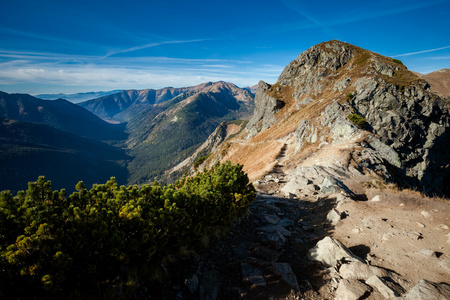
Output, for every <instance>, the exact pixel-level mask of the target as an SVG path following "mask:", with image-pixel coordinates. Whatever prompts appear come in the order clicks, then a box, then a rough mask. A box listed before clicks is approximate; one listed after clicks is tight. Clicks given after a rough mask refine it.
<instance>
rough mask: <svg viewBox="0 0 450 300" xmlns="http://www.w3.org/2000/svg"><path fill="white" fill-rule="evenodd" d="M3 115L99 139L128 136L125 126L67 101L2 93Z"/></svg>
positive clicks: (117, 138)
mask: <svg viewBox="0 0 450 300" xmlns="http://www.w3.org/2000/svg"><path fill="white" fill-rule="evenodd" d="M0 117H1V118H7V119H13V120H19V121H25V122H33V123H39V124H44V125H48V126H51V127H54V128H56V129H60V130H64V131H68V132H71V133H74V134H77V135H80V136H84V137H89V138H92V139H97V140H119V139H124V138H125V135H124V133H123V128H122V126H121V125H115V124H109V123H107V122H105V121H103V120H102V119H100V118H99V117H97V116H95V115H94V114H92V113H91V112H89V111H87V110H85V109H84V108H82V107H80V106H78V105H76V104H73V103H71V102H69V101H67V100H63V99H59V100H41V99H37V98H35V97H33V96H30V95H27V94H7V93H4V92H0Z"/></svg>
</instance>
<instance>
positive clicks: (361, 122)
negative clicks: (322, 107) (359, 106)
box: [347, 114, 368, 128]
mask: <svg viewBox="0 0 450 300" xmlns="http://www.w3.org/2000/svg"><path fill="white" fill-rule="evenodd" d="M347 118H348V119H349V120H350V121H352V122H353V124H355V125H356V126H358V127H359V128H365V127H366V126H367V124H368V123H367V121H366V119H364V117H363V116H361V115H358V114H349V115H348V116H347Z"/></svg>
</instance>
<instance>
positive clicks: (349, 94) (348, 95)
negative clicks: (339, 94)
mask: <svg viewBox="0 0 450 300" xmlns="http://www.w3.org/2000/svg"><path fill="white" fill-rule="evenodd" d="M345 98H346V99H347V100H351V99H352V98H353V93H351V92H350V93H348V94H347V95H345Z"/></svg>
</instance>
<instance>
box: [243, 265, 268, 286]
mask: <svg viewBox="0 0 450 300" xmlns="http://www.w3.org/2000/svg"><path fill="white" fill-rule="evenodd" d="M241 271H242V277H243V279H244V281H247V282H250V283H251V284H252V285H254V286H263V287H265V286H266V279H265V278H264V276H263V273H262V271H261V270H260V269H258V268H256V267H254V266H252V265H251V264H249V263H246V262H241Z"/></svg>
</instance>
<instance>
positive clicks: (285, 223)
mask: <svg viewBox="0 0 450 300" xmlns="http://www.w3.org/2000/svg"><path fill="white" fill-rule="evenodd" d="M278 225H280V226H283V227H291V226H294V221H292V220H290V219H288V218H284V219H282V220H281V221H280V222H279V223H278Z"/></svg>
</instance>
